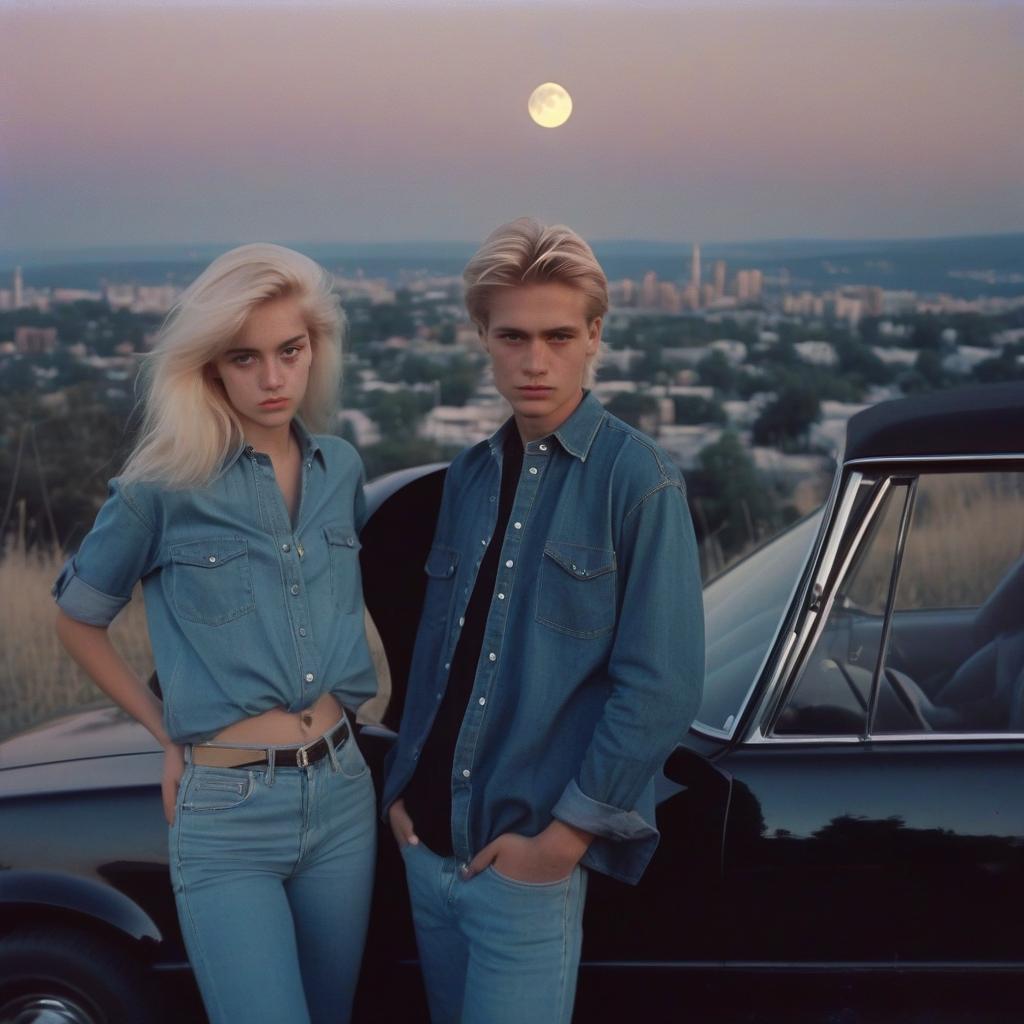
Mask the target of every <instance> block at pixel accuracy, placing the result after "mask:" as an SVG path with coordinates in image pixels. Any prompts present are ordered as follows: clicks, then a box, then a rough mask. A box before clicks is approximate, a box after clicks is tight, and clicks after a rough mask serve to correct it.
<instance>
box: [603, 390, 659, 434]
mask: <svg viewBox="0 0 1024 1024" xmlns="http://www.w3.org/2000/svg"><path fill="white" fill-rule="evenodd" d="M606 408H607V409H608V411H609V412H610V413H612V414H613V415H615V416H618V417H619V419H620V420H624V421H625V422H626V423H628V424H630V425H631V426H634V427H637V428H639V429H640V430H646V431H647V432H648V433H651V432H653V430H654V429H656V428H657V424H658V400H657V399H656V398H655V397H654V396H653V395H643V394H637V393H636V392H633V391H624V392H622V393H620V394H618V395H616V396H615V397H614V398H612V399H611V401H609V402H608V403H607V406H606Z"/></svg>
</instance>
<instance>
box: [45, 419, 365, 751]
mask: <svg viewBox="0 0 1024 1024" xmlns="http://www.w3.org/2000/svg"><path fill="white" fill-rule="evenodd" d="M294 429H295V432H296V436H297V437H298V439H299V442H300V445H301V449H302V453H303V459H302V481H301V490H300V498H299V506H298V510H297V514H296V521H295V524H294V525H293V524H292V522H291V519H290V517H289V515H288V510H287V508H286V507H285V503H284V498H283V496H282V494H281V490H280V488H279V487H278V484H277V480H276V478H275V476H274V467H273V465H272V463H271V461H270V458H269V456H267V455H264V454H261V453H259V452H255V451H253V449H252V448H251V447H247V448H245V449H244V451H242V452H241V453H240V454H239V455H237V456H236V457H235V458H233V459H231V460H230V461H229V462H228V463H227V464H226V466H225V467H224V469H223V470H222V472H221V473H220V475H219V476H218V477H217V478H216V479H215V480H214V481H213V482H212V483H210V484H209V485H208V486H206V487H203V488H196V489H192V490H169V489H164V488H161V487H159V486H157V485H154V484H139V483H133V484H131V485H124V484H123V483H122V482H121V481H120V480H119V479H117V478H115V479H113V480H111V481H110V492H109V497H108V498H107V501H106V503H105V504H104V505H103V507H102V508H101V509H100V511H99V514H98V515H97V517H96V522H95V524H94V525H93V528H92V530H90V532H89V533H88V534H87V536H86V537H85V539H84V540H83V541H82V544H81V546H80V547H79V549H78V551H77V553H76V554H75V555H73V556H72V557H71V558H69V559H68V560H67V562H66V563H65V565H64V568H63V570H62V572H61V574H60V576H59V577H58V579H57V582H56V583H55V584H54V587H53V593H54V597H55V598H56V599H57V603H58V604H59V605H60V607H61V608H62V609H63V610H64V611H65V612H66V613H67V614H68V615H69V616H71V618H73V619H78V620H80V621H81V622H87V623H90V624H91V625H97V626H106V625H107V624H108V623H109V622H110V621H111V620H112V619H113V618H114V616H115V615H117V613H118V612H119V611H120V610H121V608H122V607H124V605H126V604H127V603H128V601H129V600H130V598H131V593H132V588H133V587H134V586H135V583H136V582H137V581H138V580H140V579H141V580H142V590H143V596H144V598H145V604H146V619H147V622H148V625H149V637H150V642H151V644H152V648H153V657H154V660H155V662H156V669H157V673H158V675H159V677H160V684H161V688H162V690H163V702H164V724H165V727H166V729H167V732H168V734H169V735H170V736H171V738H172V739H174V740H175V741H177V742H180V743H185V742H200V741H202V740H206V739H209V738H210V737H211V736H213V735H214V734H215V733H217V732H219V731H220V730H221V729H223V728H224V727H225V726H227V725H230V724H231V723H232V722H235V721H238V720H239V719H242V718H247V717H249V716H252V715H256V714H259V713H260V712H261V711H266V710H268V709H269V708H273V707H284V708H287V709H288V710H289V711H300V710H302V709H303V708H306V707H308V706H309V705H310V704H312V703H313V702H314V701H315V700H316V699H317V698H318V697H319V696H321V694H324V693H333V694H334V695H335V696H336V697H337V698H338V700H339V701H341V703H343V704H345V705H347V706H349V707H357V706H358V705H359V704H361V703H362V702H363V701H365V700H367V699H368V698H370V697H372V696H373V695H374V694H375V693H376V691H377V680H376V675H375V673H374V670H373V664H372V661H371V658H370V652H369V648H368V646H367V642H366V632H365V628H364V622H363V598H362V585H361V580H360V574H359V540H358V531H359V530H360V529H361V527H362V525H363V519H364V516H365V510H364V501H363V485H362V473H363V471H362V463H361V462H360V459H359V456H358V455H357V454H356V452H355V450H354V449H353V448H352V446H351V445H349V444H348V443H347V442H346V441H343V440H342V439H341V438H339V437H330V436H316V437H314V436H312V435H310V434H309V433H308V432H307V431H306V430H305V429H304V428H303V427H302V426H301V424H299V423H298V421H294Z"/></svg>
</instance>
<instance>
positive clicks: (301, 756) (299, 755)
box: [295, 747, 309, 768]
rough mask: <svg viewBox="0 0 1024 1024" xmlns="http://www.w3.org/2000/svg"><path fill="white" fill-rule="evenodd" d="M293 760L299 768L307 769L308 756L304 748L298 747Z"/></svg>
mask: <svg viewBox="0 0 1024 1024" xmlns="http://www.w3.org/2000/svg"><path fill="white" fill-rule="evenodd" d="M295 760H296V761H297V762H298V765H299V767H300V768H308V767H309V754H307V753H306V748H305V747H299V749H298V750H296V751H295Z"/></svg>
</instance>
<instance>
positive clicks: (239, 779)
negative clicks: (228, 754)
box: [181, 765, 255, 812]
mask: <svg viewBox="0 0 1024 1024" xmlns="http://www.w3.org/2000/svg"><path fill="white" fill-rule="evenodd" d="M254 786H255V780H254V778H253V774H252V772H250V771H247V770H246V769H240V768H207V767H205V766H203V765H193V766H192V771H191V773H190V775H189V779H188V782H187V788H186V790H185V794H184V796H183V797H182V799H181V809H182V810H185V811H199V812H206V811H230V810H231V809H232V808H235V807H238V806H240V805H241V804H244V803H245V802H246V800H248V799H249V797H250V796H251V795H252V793H253V788H254Z"/></svg>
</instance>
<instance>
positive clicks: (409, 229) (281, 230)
mask: <svg viewBox="0 0 1024 1024" xmlns="http://www.w3.org/2000/svg"><path fill="white" fill-rule="evenodd" d="M0 29H2V31H0V38H2V39H3V40H4V42H3V43H0V56H2V58H3V60H2V70H0V88H2V91H3V93H4V95H5V96H6V97H7V98H8V102H7V106H8V109H9V111H10V112H11V115H10V117H9V127H8V128H7V130H6V131H5V134H6V141H5V142H4V143H2V144H0V179H2V185H0V236H2V239H3V241H2V242H0V244H2V245H3V246H4V247H5V248H10V249H16V248H20V249H46V248H54V249H75V248H79V247H92V246H106V245H113V246H117V245H165V244H207V243H214V242H217V243H220V242H226V241H229V240H230V241H247V240H252V239H256V238H266V239H270V240H283V241H287V240H297V239H305V240H307V241H308V242H310V243H321V242H333V241H345V242H354V243H359V242H373V241H385V242H387V241H393V242H398V241H406V240H426V239H430V240H438V241H447V240H458V241H464V240H472V239H479V238H480V237H481V236H482V235H483V234H485V233H486V232H487V231H488V230H490V228H492V227H493V226H494V225H495V224H497V223H498V222H500V221H501V220H504V219H507V218H509V217H512V216H516V215H518V214H522V213H533V214H536V215H538V216H541V217H542V218H545V219H550V220H564V221H566V222H568V223H570V224H572V225H573V226H574V227H576V228H577V229H578V230H580V231H581V232H582V233H583V234H584V235H586V236H588V237H592V238H607V239H611V238H618V239H645V240H646V239H650V240H653V241H658V240H663V241H670V240H672V241H674V240H686V241H693V240H701V241H702V243H703V242H729V241H739V240H750V239H770V238H806V237H817V238H821V237H833V238H850V239H858V238H893V239H897V238H907V237H927V236H955V235H985V234H990V233H992V234H999V233H1007V232H1012V231H1017V230H1021V229H1024V189H1022V184H1021V183H1022V180H1024V141H1022V138H1021V133H1020V131H1019V125H1020V123H1021V121H1022V115H1024V71H1022V69H1024V60H1022V59H1021V58H1022V57H1024V45H1022V43H1024V8H1021V7H1020V6H1019V5H1010V4H995V3H979V4H972V5H970V6H966V5H964V4H946V3H943V4H907V5H900V6H898V7H894V6H893V5H889V4H877V3H867V4H859V5H856V6H851V5H850V4H846V3H833V4H826V3H817V4H807V3H785V4H782V3H759V4H754V5H751V4H739V3H725V4H720V5H716V6H715V7H713V8H711V7H708V6H706V5H703V4H690V3H684V4H681V5H678V6H675V7H669V6H665V5H660V4H654V5H651V4H644V5H630V6H629V7H626V6H625V5H624V4H603V5H600V6H597V7H594V8H587V9H586V10H584V9H583V8H581V7H579V6H568V5H567V6H564V7H561V6H560V7H557V8H554V9H552V8H547V7H538V6H536V5H532V4H518V5H511V6H509V7H503V8H501V9H496V8H494V7H492V6H489V5H486V9H479V8H478V7H476V6H474V7H472V8H471V7H469V6H466V5H461V4H452V3H447V4H442V3H433V4H431V3H418V4H417V3H407V4H405V5H403V6H401V7H400V8H399V7H391V8H388V9H384V10H380V9H373V8H368V7H363V6H359V5H346V4H324V3H319V4H313V5H291V6H289V7H288V8H287V9H285V8H283V7H282V8H274V7H271V6H268V5H263V4H259V5H251V6H248V7H244V8H243V7H241V6H239V5H231V6H227V7H223V8H221V9H217V10H199V9H196V8H194V7H191V6H188V5H178V6H174V5H170V6H167V7H153V6H140V5H138V4H132V3H128V2H122V3H120V4H119V5H116V6H112V7H110V8H108V9H103V8H89V9H81V8H76V7H74V6H73V5H64V6H60V5H58V7H57V9H50V8H48V9H37V8H33V7H31V6H28V5H19V4H15V5H13V6H11V7H9V8H7V9H6V10H3V11H0ZM55 68H56V69H59V70H58V73H54V69H55ZM547 80H554V81H558V82H560V83H562V84H564V85H565V86H566V87H567V88H568V89H569V91H570V92H571V93H572V95H573V101H574V112H573V116H572V118H571V119H570V120H569V122H568V123H567V124H566V125H565V126H564V127H562V128H557V129H544V128H539V127H537V126H536V125H533V124H532V122H530V120H529V118H528V116H527V112H526V100H527V97H528V96H529V94H530V92H531V90H532V89H533V88H534V87H535V86H536V85H537V84H539V83H540V82H542V81H547Z"/></svg>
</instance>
